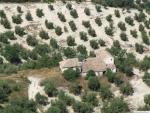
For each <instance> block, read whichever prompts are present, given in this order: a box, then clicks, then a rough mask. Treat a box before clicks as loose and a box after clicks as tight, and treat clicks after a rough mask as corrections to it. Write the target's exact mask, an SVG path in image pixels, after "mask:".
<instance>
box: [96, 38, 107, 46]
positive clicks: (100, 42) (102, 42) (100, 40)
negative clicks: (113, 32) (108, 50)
mask: <svg viewBox="0 0 150 113" xmlns="http://www.w3.org/2000/svg"><path fill="white" fill-rule="evenodd" d="M98 42H99V44H100V46H106V45H105V41H104V40H102V39H99V41H98Z"/></svg>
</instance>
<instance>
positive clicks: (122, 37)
mask: <svg viewBox="0 0 150 113" xmlns="http://www.w3.org/2000/svg"><path fill="white" fill-rule="evenodd" d="M120 37H121V40H123V41H128V37H127V35H126V34H125V33H124V32H122V33H121V34H120Z"/></svg>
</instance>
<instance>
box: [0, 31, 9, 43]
mask: <svg viewBox="0 0 150 113" xmlns="http://www.w3.org/2000/svg"><path fill="white" fill-rule="evenodd" d="M0 42H2V43H5V44H9V41H8V37H6V36H5V35H4V34H3V33H0Z"/></svg>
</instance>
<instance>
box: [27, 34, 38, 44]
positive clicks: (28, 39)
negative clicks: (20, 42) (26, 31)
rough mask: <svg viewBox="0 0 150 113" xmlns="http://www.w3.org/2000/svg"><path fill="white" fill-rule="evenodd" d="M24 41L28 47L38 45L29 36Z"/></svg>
mask: <svg viewBox="0 0 150 113" xmlns="http://www.w3.org/2000/svg"><path fill="white" fill-rule="evenodd" d="M26 41H27V43H28V45H30V46H36V45H38V41H37V40H36V39H35V38H33V37H32V36H31V35H28V36H27V39H26Z"/></svg>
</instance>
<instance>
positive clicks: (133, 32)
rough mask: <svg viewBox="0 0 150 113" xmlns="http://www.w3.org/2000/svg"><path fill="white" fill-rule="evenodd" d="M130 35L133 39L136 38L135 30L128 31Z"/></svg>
mask: <svg viewBox="0 0 150 113" xmlns="http://www.w3.org/2000/svg"><path fill="white" fill-rule="evenodd" d="M130 34H131V35H132V36H133V37H134V38H137V36H138V35H137V31H136V30H130Z"/></svg>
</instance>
